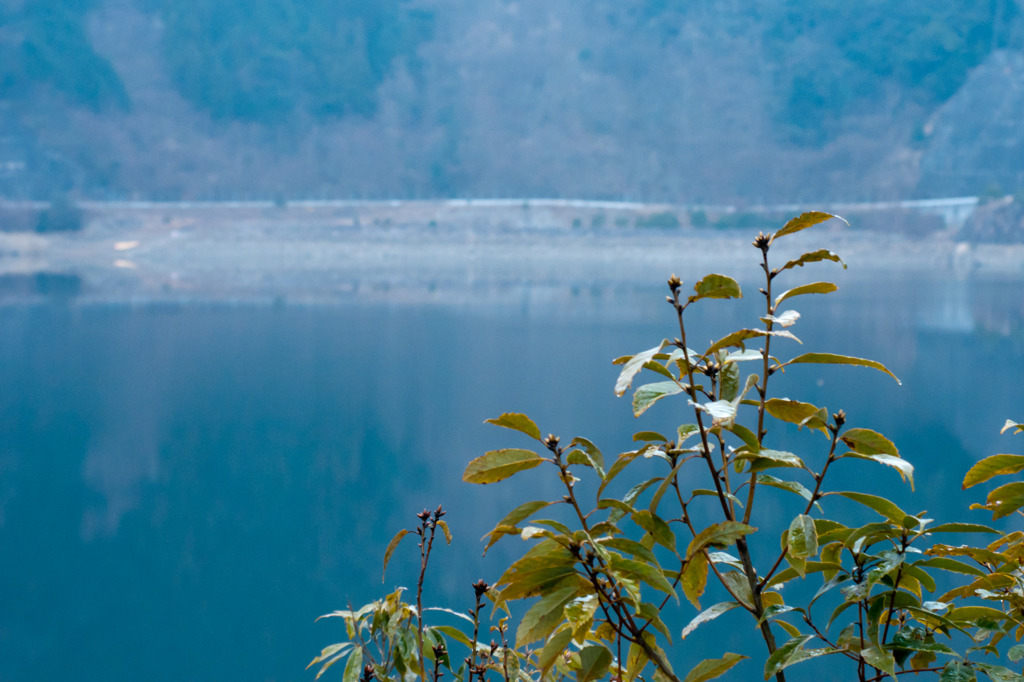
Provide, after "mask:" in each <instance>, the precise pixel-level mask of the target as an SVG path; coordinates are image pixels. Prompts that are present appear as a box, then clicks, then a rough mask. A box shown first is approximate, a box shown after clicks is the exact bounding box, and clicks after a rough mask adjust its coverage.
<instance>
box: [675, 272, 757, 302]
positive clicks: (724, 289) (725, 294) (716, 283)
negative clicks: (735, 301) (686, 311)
mask: <svg viewBox="0 0 1024 682" xmlns="http://www.w3.org/2000/svg"><path fill="white" fill-rule="evenodd" d="M693 290H694V291H696V292H697V293H696V294H695V295H693V296H690V297H689V298H688V299H687V301H688V302H690V303H693V302H694V301H699V300H700V299H702V298H743V293H742V292H741V291H740V285H739V283H738V282H737V281H736V280H734V279H733V278H732V277H726V276H725V275H714V274H712V275H706V276H705V277H704V278H703V279H701V280H700V281H699V282H697V283H696V284H694V285H693Z"/></svg>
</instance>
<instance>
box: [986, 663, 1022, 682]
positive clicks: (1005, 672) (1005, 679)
mask: <svg viewBox="0 0 1024 682" xmlns="http://www.w3.org/2000/svg"><path fill="white" fill-rule="evenodd" d="M974 667H975V668H977V669H978V670H980V671H981V672H983V673H985V674H986V675H988V676H989V678H990V679H991V680H992V682H1024V675H1020V674H1019V673H1015V672H1013V671H1012V670H1010V669H1009V668H1004V667H1003V666H1001V665H992V664H991V663H975V664H974Z"/></svg>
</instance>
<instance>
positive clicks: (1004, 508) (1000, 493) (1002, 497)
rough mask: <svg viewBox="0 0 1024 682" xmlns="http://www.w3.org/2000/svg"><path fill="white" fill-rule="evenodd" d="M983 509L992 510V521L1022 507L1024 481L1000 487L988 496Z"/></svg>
mask: <svg viewBox="0 0 1024 682" xmlns="http://www.w3.org/2000/svg"><path fill="white" fill-rule="evenodd" d="M985 502H986V504H985V507H986V508H987V509H991V510H992V519H993V520H995V519H1001V518H1003V517H1004V516H1009V515H1010V514H1012V513H1013V512H1015V511H1017V510H1018V509H1020V508H1021V507H1024V481H1015V482H1014V483H1007V484H1006V485H1001V486H999V487H998V488H996V489H995V490H993V491H992V492H990V493H989V494H988V498H987V499H986V500H985Z"/></svg>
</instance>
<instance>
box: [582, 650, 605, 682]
mask: <svg viewBox="0 0 1024 682" xmlns="http://www.w3.org/2000/svg"><path fill="white" fill-rule="evenodd" d="M579 655H580V669H579V670H577V671H576V682H590V680H597V679H600V678H602V677H604V674H605V673H606V672H608V668H609V667H610V666H611V664H612V652H610V651H608V649H606V648H605V647H603V646H601V645H593V646H586V647H583V648H582V649H580V654H579Z"/></svg>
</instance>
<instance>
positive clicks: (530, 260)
mask: <svg viewBox="0 0 1024 682" xmlns="http://www.w3.org/2000/svg"><path fill="white" fill-rule="evenodd" d="M556 209H557V210H556ZM583 210H584V209H581V208H580V207H578V206H577V207H573V206H558V207H554V208H552V207H549V208H547V209H545V210H539V209H525V208H523V206H522V204H516V203H514V202H512V203H509V204H508V205H506V206H504V207H497V206H489V207H478V206H462V207H459V206H454V207H453V205H452V203H451V202H434V203H429V202H410V203H402V202H391V203H378V204H373V205H371V204H364V205H361V206H358V207H356V206H346V207H342V208H338V207H312V206H307V207H295V206H284V207H269V208H268V207H261V208H246V209H237V208H236V209H230V208H226V207H221V208H211V207H204V208H203V209H181V208H179V209H175V210H170V209H166V208H165V209H163V210H160V211H156V210H153V209H151V208H149V209H145V210H143V209H138V208H135V209H132V208H123V207H122V208H118V209H104V210H99V209H89V210H87V211H86V212H85V214H84V227H83V229H82V230H80V231H77V232H53V233H44V234H36V233H29V232H0V304H8V305H9V304H18V303H26V302H37V301H45V300H49V299H51V298H63V299H65V300H68V301H72V300H73V301H74V302H75V304H78V305H88V304H101V305H104V304H119V303H125V304H139V305H147V304H165V303H171V304H193V303H199V304H201V303H214V304H216V303H226V304H235V303H238V304H256V305H262V304H268V303H273V304H280V303H289V304H299V305H307V304H314V305H315V304H329V303H342V302H351V301H381V300H393V301H402V302H409V303H460V302H469V301H473V300H491V299H493V298H494V297H495V296H497V297H499V298H502V297H506V298H508V297H511V298H513V299H514V298H515V295H516V293H517V292H521V291H522V290H523V289H525V288H534V289H537V290H550V291H551V292H554V293H553V294H552V295H557V292H558V291H561V290H568V289H571V288H573V287H577V288H578V287H581V286H582V287H586V286H592V285H595V284H599V285H601V286H606V287H620V288H622V287H625V288H634V287H641V288H642V287H647V286H650V285H652V284H660V282H661V281H662V280H663V279H664V278H665V277H666V276H667V275H668V274H671V273H673V272H675V273H677V274H679V275H680V276H681V277H683V278H684V279H689V280H691V281H692V280H693V279H694V278H695V277H698V276H700V275H702V274H704V273H706V272H708V271H712V270H717V271H721V272H723V273H725V274H730V275H731V276H736V274H737V273H739V277H737V279H740V280H741V281H743V280H744V279H748V278H750V277H756V276H757V271H756V258H755V257H754V256H755V254H754V251H753V249H752V247H750V246H749V244H750V240H751V239H752V238H753V237H754V236H755V235H756V233H757V231H758V228H757V227H756V226H755V227H751V228H734V229H729V230H723V229H713V228H696V227H692V226H688V225H678V226H670V227H659V226H651V227H644V226H638V225H642V224H643V223H642V222H641V219H642V217H643V216H644V215H645V214H644V213H642V212H638V209H637V208H636V207H628V206H623V205H616V206H615V210H614V211H613V210H612V209H611V208H608V207H605V208H601V209H595V208H594V207H593V206H587V207H586V209H585V212H581V211H583ZM644 210H646V211H648V213H647V214H646V215H650V214H649V207H646V206H645V209H644ZM595 211H597V212H595ZM781 224H782V223H781V222H776V221H771V222H769V221H768V220H767V219H766V220H765V224H764V226H763V227H762V228H761V229H763V230H764V231H766V232H767V231H769V230H773V229H778V227H779V226H780V225H781ZM819 248H827V249H829V250H831V251H834V252H836V253H838V254H839V255H840V256H841V257H842V258H843V259H844V261H845V262H846V263H847V264H848V265H849V269H848V270H846V271H845V273H844V275H843V277H844V279H847V278H853V279H859V278H862V277H863V278H872V277H874V278H877V277H879V276H883V275H886V276H904V275H906V276H922V275H927V276H930V277H934V276H948V277H951V278H955V279H964V278H969V277H973V276H981V277H990V276H991V277H1005V278H1013V279H1019V278H1024V245H1004V244H969V243H967V242H956V241H954V239H953V237H952V232H951V231H940V232H934V233H931V234H929V235H927V236H925V237H919V238H911V237H907V236H901V235H896V234H882V233H878V232H868V231H862V230H856V229H852V228H848V227H846V226H845V225H843V224H842V223H840V222H839V221H830V222H829V223H826V224H823V225H819V226H816V227H815V228H811V229H809V230H806V231H804V232H801V233H799V234H796V235H793V236H792V237H787V238H786V239H785V240H780V242H779V243H778V244H777V245H776V247H775V248H774V249H773V252H772V253H773V255H774V259H773V260H774V261H775V262H776V263H779V264H781V263H782V262H784V259H788V258H794V257H796V256H798V255H799V254H800V253H802V252H803V251H806V250H816V249H819ZM836 267H838V266H836ZM797 271H798V272H800V273H801V276H802V271H801V269H799V268H798V269H797ZM813 271H814V266H811V270H810V271H809V272H810V274H809V275H808V276H815V275H814V272H813ZM887 273H888V275H887ZM822 276H824V277H826V278H827V277H828V276H829V275H822Z"/></svg>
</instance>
